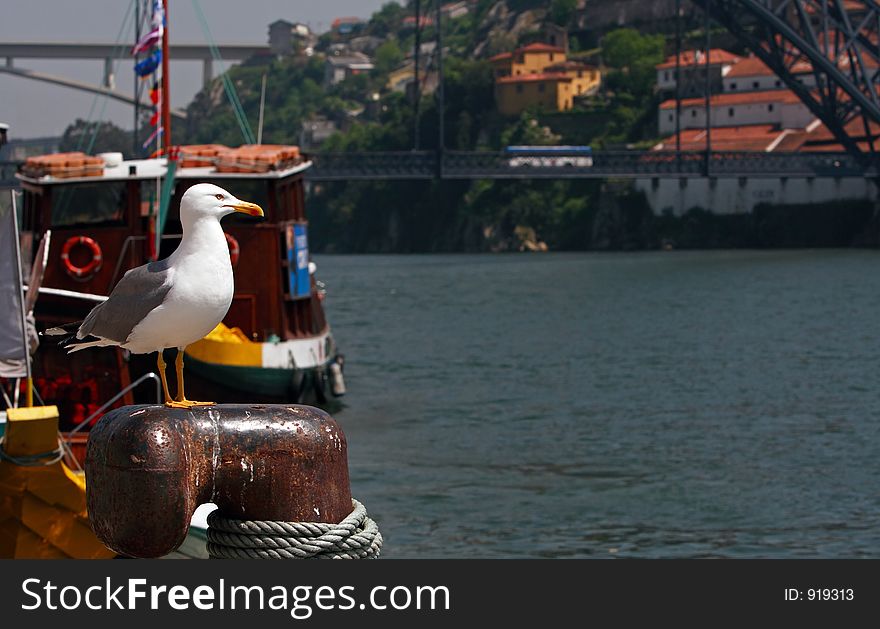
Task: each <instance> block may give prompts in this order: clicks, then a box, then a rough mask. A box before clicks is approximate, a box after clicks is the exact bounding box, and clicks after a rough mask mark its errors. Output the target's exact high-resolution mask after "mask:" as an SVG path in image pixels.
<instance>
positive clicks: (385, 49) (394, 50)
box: [374, 39, 403, 75]
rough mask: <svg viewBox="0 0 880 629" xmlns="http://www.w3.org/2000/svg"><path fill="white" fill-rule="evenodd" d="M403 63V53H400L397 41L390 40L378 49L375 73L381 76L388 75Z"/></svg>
mask: <svg viewBox="0 0 880 629" xmlns="http://www.w3.org/2000/svg"><path fill="white" fill-rule="evenodd" d="M402 61H403V53H402V52H401V51H400V46H398V44H397V40H394V39H389V40H387V41H385V43H383V44H382V45H381V46H379V47H378V48H377V49H376V56H375V59H374V67H375V69H374V72H376V73H377V74H380V75H385V74H388V73H389V72H391V71H392V70H393V69H394V68H396V67H397V66H399V65H400V63H401V62H402Z"/></svg>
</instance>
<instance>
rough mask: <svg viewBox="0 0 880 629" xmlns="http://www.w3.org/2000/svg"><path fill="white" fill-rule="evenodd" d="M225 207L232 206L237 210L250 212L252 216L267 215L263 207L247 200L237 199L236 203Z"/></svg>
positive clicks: (245, 212)
mask: <svg viewBox="0 0 880 629" xmlns="http://www.w3.org/2000/svg"><path fill="white" fill-rule="evenodd" d="M223 207H231V208H232V209H233V210H235V211H236V212H241V213H242V214H250V215H251V216H265V214H263V208H261V207H260V206H259V205H257V204H256V203H248V202H247V201H239V200H237V199H236V201H235V203H230V204H229V205H224V206H223Z"/></svg>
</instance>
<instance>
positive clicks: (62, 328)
mask: <svg viewBox="0 0 880 629" xmlns="http://www.w3.org/2000/svg"><path fill="white" fill-rule="evenodd" d="M81 325H82V321H74V322H73V323H65V324H64V325H59V326H58V327H57V328H48V329H47V330H45V331H43V332H42V335H43V336H65V337H67V336H73V335H74V334H76V331H77V330H79V326H81ZM63 340H64V339H61V341H60V342H63Z"/></svg>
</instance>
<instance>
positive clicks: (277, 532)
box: [208, 499, 382, 559]
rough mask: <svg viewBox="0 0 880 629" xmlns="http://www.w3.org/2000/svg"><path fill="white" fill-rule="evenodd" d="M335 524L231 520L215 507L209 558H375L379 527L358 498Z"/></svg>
mask: <svg viewBox="0 0 880 629" xmlns="http://www.w3.org/2000/svg"><path fill="white" fill-rule="evenodd" d="M351 504H352V507H354V510H353V511H352V512H351V514H349V516H348V517H346V518H345V519H344V520H343V521H342V522H340V523H339V524H328V523H324V522H280V521H275V520H232V519H229V518H224V517H223V516H221V515H220V513H219V511H213V512H212V513H211V514H210V515H209V516H208V555H210V556H211V558H212V559H376V558H377V557H378V556H379V551H380V550H381V549H382V534H381V533H380V532H379V527H378V526H377V525H376V523H375V522H374V521H373V520H372V519H371V518H370V517H369V516H368V515H367V510H366V508H365V507H364V505H362V504H361V503H360V502H358V501H357V500H354V499H352V501H351Z"/></svg>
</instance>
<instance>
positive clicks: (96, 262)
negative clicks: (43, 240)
mask: <svg viewBox="0 0 880 629" xmlns="http://www.w3.org/2000/svg"><path fill="white" fill-rule="evenodd" d="M77 245H83V246H84V247H86V248H87V249H88V250H89V251H90V252H91V254H92V259H91V260H89V261H88V262H87V263H86V265H85V266H76V265H75V264H74V263H73V262H71V260H70V252H71V250H72V249H73V248H74V247H76V246H77ZM61 262H62V263H63V264H64V270H65V271H66V272H67V274H68V275H69V276H70V277H72V278H74V279H78V280H79V279H89V278H90V277H91V276H92V275H94V274H95V273H97V272H98V271H100V270H101V265H102V264H103V263H104V256H103V254H102V253H101V247H100V246H99V245H98V243H97V242H95V240H94V238H89V237H88V236H71V237H70V238H68V239H67V240H66V241H65V243H64V246H63V247H62V248H61Z"/></svg>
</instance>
